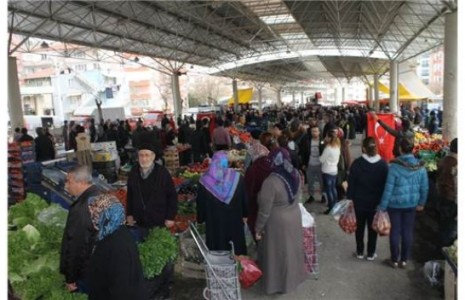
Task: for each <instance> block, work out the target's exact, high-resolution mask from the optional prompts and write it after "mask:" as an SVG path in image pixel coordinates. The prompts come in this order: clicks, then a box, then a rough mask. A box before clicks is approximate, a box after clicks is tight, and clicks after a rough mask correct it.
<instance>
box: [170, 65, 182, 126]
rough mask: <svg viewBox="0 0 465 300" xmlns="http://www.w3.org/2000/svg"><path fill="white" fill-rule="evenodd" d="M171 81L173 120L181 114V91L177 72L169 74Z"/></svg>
mask: <svg viewBox="0 0 465 300" xmlns="http://www.w3.org/2000/svg"><path fill="white" fill-rule="evenodd" d="M171 81H172V83H173V104H174V106H173V107H174V118H173V119H174V120H176V119H177V117H178V116H179V115H180V114H182V102H181V92H180V90H179V74H178V72H177V71H176V72H174V73H173V75H172V76H171Z"/></svg>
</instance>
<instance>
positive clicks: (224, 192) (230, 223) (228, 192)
mask: <svg viewBox="0 0 465 300" xmlns="http://www.w3.org/2000/svg"><path fill="white" fill-rule="evenodd" d="M246 217H247V201H246V194H245V188H244V179H243V177H242V176H241V175H240V174H239V173H238V172H237V171H235V170H234V169H231V168H228V155H227V154H226V152H225V151H218V152H216V153H215V154H214V155H213V158H212V161H211V164H210V167H209V169H208V171H207V173H205V174H204V175H203V176H202V177H201V178H200V184H199V190H198V194H197V221H198V222H199V223H204V222H205V226H206V244H207V247H208V249H209V250H230V249H231V246H230V243H229V241H232V242H233V243H234V250H235V253H236V254H237V255H246V254H247V247H246V243H245V235H244V221H245V218H246Z"/></svg>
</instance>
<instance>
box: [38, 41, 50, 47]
mask: <svg viewBox="0 0 465 300" xmlns="http://www.w3.org/2000/svg"><path fill="white" fill-rule="evenodd" d="M48 47H50V46H49V45H48V43H47V42H46V41H43V42H42V43H41V44H40V48H42V49H46V48H48Z"/></svg>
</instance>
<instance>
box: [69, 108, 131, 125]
mask: <svg viewBox="0 0 465 300" xmlns="http://www.w3.org/2000/svg"><path fill="white" fill-rule="evenodd" d="M102 115H103V120H104V121H106V120H108V119H110V120H111V121H116V119H118V120H125V118H126V116H125V113H124V107H122V106H120V107H102ZM91 118H93V119H94V120H95V123H98V122H100V117H99V114H98V109H97V108H96V107H89V108H86V109H85V110H84V109H78V110H76V111H75V112H74V114H73V116H72V117H71V121H75V122H78V123H86V122H87V121H88V120H90V119H91Z"/></svg>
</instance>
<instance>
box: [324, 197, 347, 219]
mask: <svg viewBox="0 0 465 300" xmlns="http://www.w3.org/2000/svg"><path fill="white" fill-rule="evenodd" d="M350 204H352V200H347V199H346V200H341V201H339V202H336V204H334V206H333V208H332V209H331V211H330V212H329V214H330V215H331V216H333V217H334V219H336V221H339V219H340V218H341V216H342V215H343V214H344V213H345V212H346V210H347V208H348V207H349V205H350Z"/></svg>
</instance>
